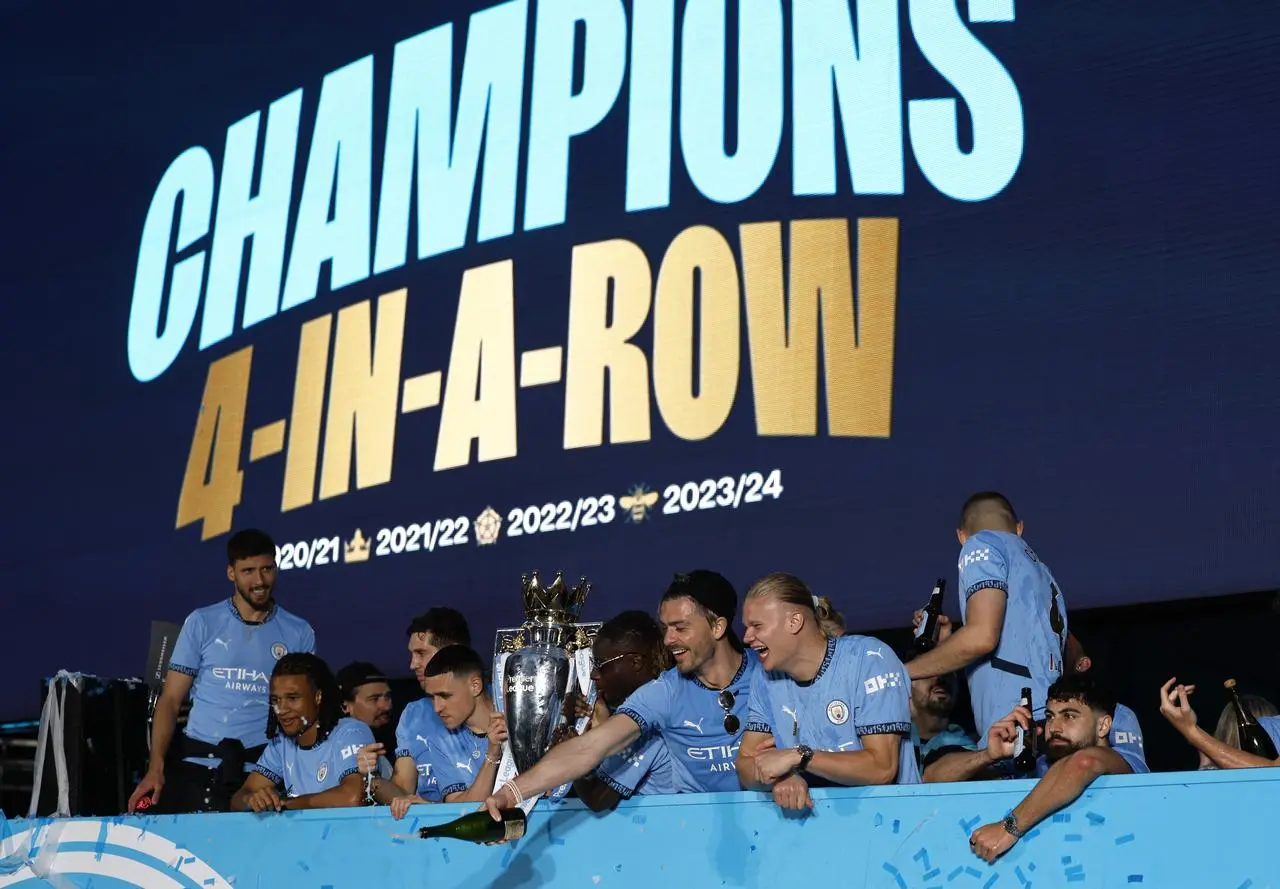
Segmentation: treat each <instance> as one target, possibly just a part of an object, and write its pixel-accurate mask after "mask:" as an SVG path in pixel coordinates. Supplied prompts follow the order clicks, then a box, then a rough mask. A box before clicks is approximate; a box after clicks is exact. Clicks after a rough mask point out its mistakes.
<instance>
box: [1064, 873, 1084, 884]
mask: <svg viewBox="0 0 1280 889" xmlns="http://www.w3.org/2000/svg"><path fill="white" fill-rule="evenodd" d="M1067 882H1068V883H1083V882H1084V874H1082V873H1080V874H1067Z"/></svg>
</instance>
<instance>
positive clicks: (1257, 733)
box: [1222, 679, 1276, 762]
mask: <svg viewBox="0 0 1280 889" xmlns="http://www.w3.org/2000/svg"><path fill="white" fill-rule="evenodd" d="M1222 684H1223V685H1224V686H1226V688H1227V690H1228V691H1230V692H1231V704H1232V706H1234V707H1235V710H1236V733H1237V735H1238V737H1239V739H1240V740H1239V741H1238V742H1237V744H1236V746H1237V747H1239V748H1240V749H1241V750H1243V751H1244V752H1245V753H1252V754H1253V755H1254V756H1261V757H1262V758H1263V759H1266V760H1271V761H1273V762H1274V761H1275V759H1276V745H1275V744H1272V743H1271V736H1270V735H1268V734H1267V730H1266V729H1264V728H1263V727H1262V726H1261V725H1259V724H1258V720H1257V719H1255V718H1254V716H1253V714H1252V713H1250V712H1249V708H1248V707H1246V706H1245V705H1244V701H1242V700H1240V692H1238V691H1236V681H1235V680H1234V679H1228V680H1227V681H1226V682H1224V683H1222Z"/></svg>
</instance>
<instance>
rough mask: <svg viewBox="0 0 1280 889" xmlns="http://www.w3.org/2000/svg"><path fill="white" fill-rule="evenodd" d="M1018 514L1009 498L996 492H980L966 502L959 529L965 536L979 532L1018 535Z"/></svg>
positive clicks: (961, 512) (961, 513)
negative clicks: (1006, 532)
mask: <svg viewBox="0 0 1280 889" xmlns="http://www.w3.org/2000/svg"><path fill="white" fill-rule="evenodd" d="M1018 524H1019V523H1018V514H1017V513H1016V512H1014V509H1013V504H1012V503H1010V502H1009V500H1008V498H1007V497H1005V496H1004V495H1003V494H1000V493H998V492H996V491H980V492H979V493H977V494H974V495H973V496H972V497H970V498H969V499H968V500H966V501H965V502H964V506H963V508H961V510H960V525H959V528H960V530H961V531H963V532H964V533H965V534H975V533H977V532H978V531H1008V532H1010V533H1017V531H1018Z"/></svg>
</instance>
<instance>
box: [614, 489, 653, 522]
mask: <svg viewBox="0 0 1280 889" xmlns="http://www.w3.org/2000/svg"><path fill="white" fill-rule="evenodd" d="M657 502H658V492H657V491H650V490H649V487H648V485H636V486H635V487H633V488H632V489H631V490H630V491H628V492H627V493H626V494H623V495H622V496H621V497H619V498H618V505H619V506H621V507H622V508H623V509H625V510H626V511H627V521H628V522H637V523H638V522H643V521H644V520H645V519H646V518H648V516H649V509H650V508H651V507H652V506H653V505H654V504H655V503H657Z"/></svg>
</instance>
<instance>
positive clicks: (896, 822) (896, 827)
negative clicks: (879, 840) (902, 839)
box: [893, 818, 902, 833]
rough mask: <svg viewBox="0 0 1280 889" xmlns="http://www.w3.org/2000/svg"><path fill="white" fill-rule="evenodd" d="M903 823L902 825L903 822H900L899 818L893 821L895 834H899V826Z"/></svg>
mask: <svg viewBox="0 0 1280 889" xmlns="http://www.w3.org/2000/svg"><path fill="white" fill-rule="evenodd" d="M901 823H902V822H900V821H899V820H898V819H897V818H894V819H893V832H894V833H897V832H898V826H899V825H900V824H901Z"/></svg>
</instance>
